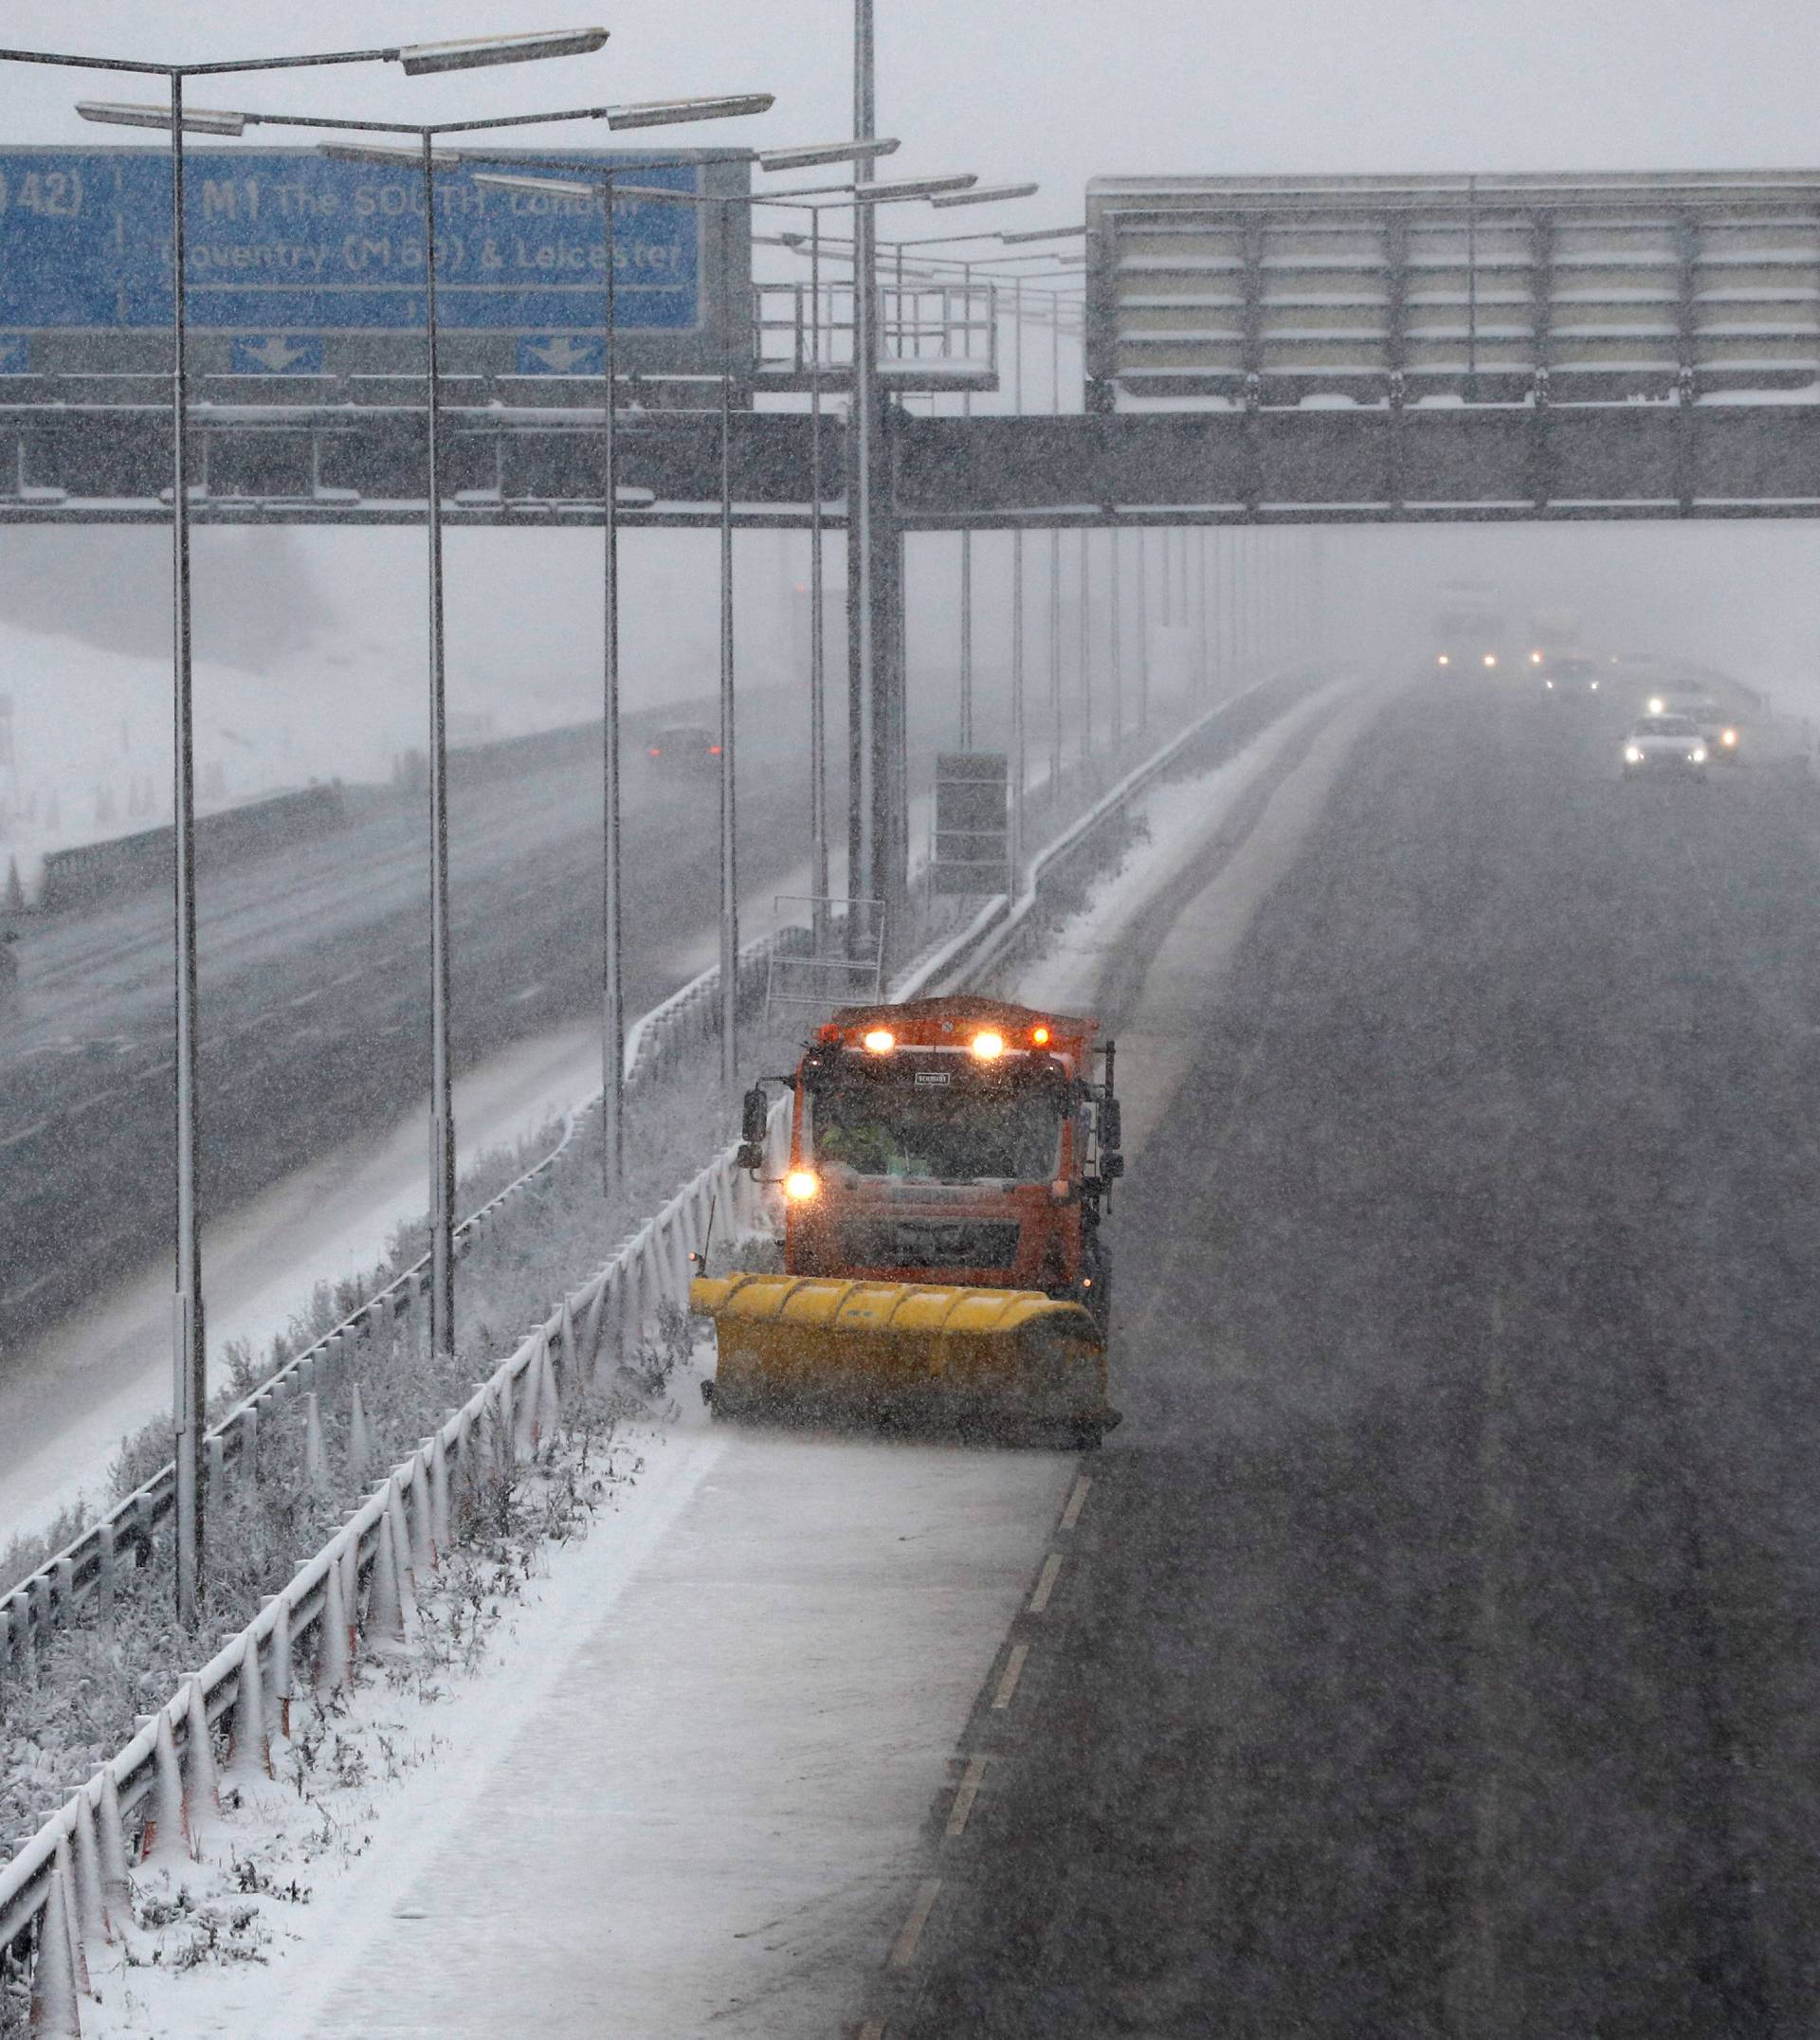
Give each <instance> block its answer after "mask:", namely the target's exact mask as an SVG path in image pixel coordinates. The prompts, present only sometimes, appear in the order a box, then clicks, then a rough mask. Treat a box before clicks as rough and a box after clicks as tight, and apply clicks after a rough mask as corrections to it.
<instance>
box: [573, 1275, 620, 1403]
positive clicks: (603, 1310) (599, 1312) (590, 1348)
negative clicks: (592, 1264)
mask: <svg viewBox="0 0 1820 2040" xmlns="http://www.w3.org/2000/svg"><path fill="white" fill-rule="evenodd" d="M612 1286H614V1283H613V1278H612V1277H611V1276H610V1275H603V1276H602V1277H601V1278H600V1280H599V1281H598V1282H597V1283H596V1284H594V1295H593V1301H592V1302H591V1303H590V1304H589V1305H588V1315H587V1317H586V1318H585V1319H584V1320H583V1321H582V1327H581V1343H582V1349H583V1352H584V1354H585V1355H586V1357H585V1358H584V1359H583V1360H582V1361H581V1366H580V1373H581V1375H582V1378H583V1380H584V1382H585V1384H586V1386H587V1387H589V1388H592V1387H593V1385H594V1380H595V1377H596V1376H597V1375H599V1373H600V1332H601V1326H602V1324H603V1323H604V1322H605V1321H606V1316H607V1292H608V1290H609V1288H610V1287H612Z"/></svg>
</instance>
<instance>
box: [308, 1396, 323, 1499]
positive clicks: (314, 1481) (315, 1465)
mask: <svg viewBox="0 0 1820 2040" xmlns="http://www.w3.org/2000/svg"><path fill="white" fill-rule="evenodd" d="M328 1477H329V1466H328V1460H327V1458H326V1456H325V1455H324V1453H323V1450H322V1412H321V1408H320V1406H319V1403H318V1401H317V1397H316V1391H315V1390H314V1389H311V1390H309V1391H308V1392H307V1393H305V1395H304V1397H303V1478H304V1479H305V1480H306V1481H307V1482H308V1483H309V1484H310V1485H311V1486H312V1487H315V1488H322V1487H325V1486H326V1485H327V1484H328Z"/></svg>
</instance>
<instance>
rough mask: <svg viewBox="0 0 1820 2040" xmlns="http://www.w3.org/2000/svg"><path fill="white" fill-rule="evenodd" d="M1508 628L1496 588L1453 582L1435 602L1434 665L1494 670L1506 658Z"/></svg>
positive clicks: (1479, 670)
mask: <svg viewBox="0 0 1820 2040" xmlns="http://www.w3.org/2000/svg"><path fill="white" fill-rule="evenodd" d="M1505 629H1506V624H1505V620H1504V613H1503V609H1502V606H1501V604H1500V602H1499V600H1498V592H1497V590H1496V589H1494V588H1490V587H1484V586H1482V585H1480V584H1479V583H1477V582H1473V581H1456V582H1453V583H1451V584H1450V585H1449V586H1447V587H1446V588H1443V589H1442V590H1441V592H1440V593H1439V595H1438V596H1437V597H1436V600H1435V615H1434V636H1435V647H1436V649H1435V658H1434V663H1435V665H1437V666H1441V667H1444V668H1446V669H1447V670H1448V671H1458V670H1460V669H1461V668H1463V667H1469V668H1471V669H1472V670H1474V671H1476V672H1486V671H1495V670H1496V669H1497V667H1498V666H1499V665H1500V663H1501V660H1502V657H1503V648H1504V633H1505Z"/></svg>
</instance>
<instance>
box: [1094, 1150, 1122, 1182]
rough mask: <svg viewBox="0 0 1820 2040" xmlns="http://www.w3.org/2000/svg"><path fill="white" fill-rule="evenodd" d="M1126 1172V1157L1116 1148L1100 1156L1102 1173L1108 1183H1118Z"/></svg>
mask: <svg viewBox="0 0 1820 2040" xmlns="http://www.w3.org/2000/svg"><path fill="white" fill-rule="evenodd" d="M1124 1173H1125V1157H1123V1156H1122V1155H1120V1154H1119V1153H1117V1152H1116V1151H1115V1150H1110V1149H1109V1150H1108V1151H1107V1152H1106V1153H1104V1154H1102V1155H1101V1157H1100V1174H1101V1177H1102V1178H1103V1179H1104V1180H1105V1181H1106V1182H1108V1183H1116V1182H1117V1181H1118V1180H1119V1177H1120V1176H1121V1175H1124Z"/></svg>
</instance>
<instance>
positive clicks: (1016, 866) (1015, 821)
mask: <svg viewBox="0 0 1820 2040" xmlns="http://www.w3.org/2000/svg"><path fill="white" fill-rule="evenodd" d="M1011 409H1012V410H1013V412H1014V413H1015V414H1016V415H1017V416H1018V417H1020V418H1021V417H1022V416H1023V415H1024V286H1023V284H1022V283H1016V284H1013V285H1012V289H1011ZM1011 773H1012V783H1011V827H1010V853H1011V854H1010V867H1011V892H1012V894H1013V896H1015V895H1016V893H1017V891H1018V888H1019V880H1020V876H1021V867H1022V864H1023V850H1024V843H1023V837H1024V783H1025V778H1026V772H1025V764H1024V528H1023V526H1022V525H1021V524H1020V525H1019V526H1018V527H1017V529H1016V530H1014V531H1013V532H1012V534H1011Z"/></svg>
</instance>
